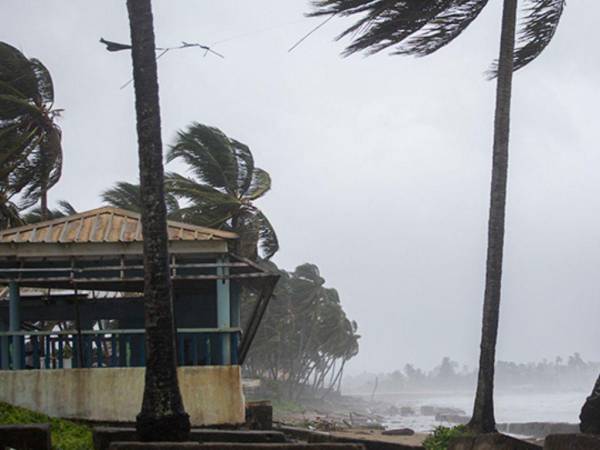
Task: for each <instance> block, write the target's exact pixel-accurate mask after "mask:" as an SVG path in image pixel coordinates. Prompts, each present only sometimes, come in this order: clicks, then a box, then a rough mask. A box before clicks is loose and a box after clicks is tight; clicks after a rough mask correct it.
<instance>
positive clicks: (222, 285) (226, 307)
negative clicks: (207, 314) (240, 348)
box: [217, 256, 231, 365]
mask: <svg viewBox="0 0 600 450" xmlns="http://www.w3.org/2000/svg"><path fill="white" fill-rule="evenodd" d="M228 261H229V258H228V257H226V256H225V257H220V258H219V259H218V263H219V264H224V263H227V262H228ZM217 275H219V276H222V275H229V267H223V266H222V265H219V266H217ZM217 327H218V328H231V302H230V297H229V280H228V279H227V280H217ZM221 364H223V365H229V364H231V336H230V335H229V334H222V335H221Z"/></svg>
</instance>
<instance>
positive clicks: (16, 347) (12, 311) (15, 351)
mask: <svg viewBox="0 0 600 450" xmlns="http://www.w3.org/2000/svg"><path fill="white" fill-rule="evenodd" d="M8 289H9V294H8V300H9V303H8V317H9V322H8V328H9V331H21V302H20V298H19V297H20V296H19V285H18V284H17V283H16V282H15V281H11V282H10V283H9V285H8ZM22 356H23V337H22V336H13V337H12V368H13V369H14V370H18V369H22V368H23V365H22V364H21V358H22Z"/></svg>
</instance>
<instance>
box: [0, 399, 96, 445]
mask: <svg viewBox="0 0 600 450" xmlns="http://www.w3.org/2000/svg"><path fill="white" fill-rule="evenodd" d="M33 423H49V424H50V433H51V435H52V448H53V449H54V450H89V449H92V448H93V447H94V446H93V444H92V430H91V428H90V427H88V426H86V425H81V424H78V423H75V422H71V421H70V420H62V419H54V418H52V417H48V416H46V415H44V414H40V413H36V412H33V411H30V410H28V409H25V408H20V407H18V406H13V405H10V404H8V403H4V402H0V424H1V425H13V424H33Z"/></svg>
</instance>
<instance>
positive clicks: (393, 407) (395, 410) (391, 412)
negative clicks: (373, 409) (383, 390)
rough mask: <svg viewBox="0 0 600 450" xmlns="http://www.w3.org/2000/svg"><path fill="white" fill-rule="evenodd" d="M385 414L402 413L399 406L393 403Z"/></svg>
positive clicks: (394, 414) (395, 414)
mask: <svg viewBox="0 0 600 450" xmlns="http://www.w3.org/2000/svg"><path fill="white" fill-rule="evenodd" d="M385 414H386V415H388V416H397V415H398V414H400V409H399V408H398V407H397V406H394V405H391V406H390V407H389V408H388V409H386V410H385Z"/></svg>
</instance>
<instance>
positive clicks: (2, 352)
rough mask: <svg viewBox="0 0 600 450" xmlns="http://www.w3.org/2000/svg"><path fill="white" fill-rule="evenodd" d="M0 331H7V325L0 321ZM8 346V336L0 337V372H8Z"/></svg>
mask: <svg viewBox="0 0 600 450" xmlns="http://www.w3.org/2000/svg"><path fill="white" fill-rule="evenodd" d="M0 331H4V332H6V331H8V324H6V322H4V321H3V320H2V319H0ZM8 352H9V345H8V336H2V337H0V370H8V369H9V364H10V358H9V356H8Z"/></svg>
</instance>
